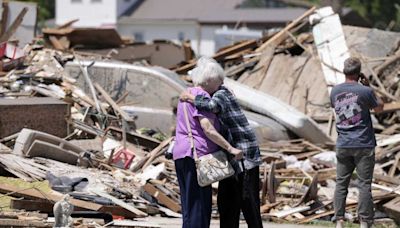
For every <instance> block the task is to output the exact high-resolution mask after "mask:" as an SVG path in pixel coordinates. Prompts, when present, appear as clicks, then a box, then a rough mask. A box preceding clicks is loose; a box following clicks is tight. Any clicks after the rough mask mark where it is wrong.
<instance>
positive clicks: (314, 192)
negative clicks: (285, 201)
mask: <svg viewBox="0 0 400 228" xmlns="http://www.w3.org/2000/svg"><path fill="white" fill-rule="evenodd" d="M317 199H318V172H317V173H316V174H315V175H314V177H313V179H312V181H311V184H310V187H308V189H307V191H306V193H305V194H304V195H303V196H302V197H301V199H300V201H299V202H298V203H297V204H296V205H295V207H297V206H300V205H301V204H302V203H308V202H310V201H311V200H317Z"/></svg>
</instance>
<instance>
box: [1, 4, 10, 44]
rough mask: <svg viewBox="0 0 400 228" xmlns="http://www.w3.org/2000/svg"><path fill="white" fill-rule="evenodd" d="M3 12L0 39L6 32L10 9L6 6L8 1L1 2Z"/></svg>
mask: <svg viewBox="0 0 400 228" xmlns="http://www.w3.org/2000/svg"><path fill="white" fill-rule="evenodd" d="M2 6H3V12H2V14H1V27H0V37H1V36H3V34H4V33H5V32H6V29H7V23H8V14H9V12H10V7H9V5H8V0H6V1H3V4H2Z"/></svg>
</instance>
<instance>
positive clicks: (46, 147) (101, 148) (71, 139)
mask: <svg viewBox="0 0 400 228" xmlns="http://www.w3.org/2000/svg"><path fill="white" fill-rule="evenodd" d="M314 11H315V9H314V8H313V9H310V10H309V11H308V12H306V13H305V14H304V15H303V16H302V17H300V18H298V19H297V20H295V21H293V22H292V23H290V24H289V25H288V26H287V27H286V28H284V29H282V30H281V31H280V32H278V33H276V34H271V35H267V36H265V37H263V38H261V39H260V40H247V41H243V42H240V43H238V44H234V45H232V46H229V47H226V48H224V49H222V50H220V51H218V52H217V53H216V54H215V55H214V58H215V59H216V60H217V61H219V62H220V63H221V64H222V65H223V66H224V68H225V70H226V74H227V75H228V77H229V78H228V79H226V84H227V86H228V87H230V88H231V89H232V90H233V91H234V92H235V95H236V96H237V98H238V100H239V102H240V103H241V105H242V107H243V108H244V109H245V110H246V116H247V117H248V118H249V120H250V122H251V123H252V126H253V127H254V128H255V130H256V132H257V137H258V139H259V142H260V149H261V155H262V159H263V164H262V166H261V172H260V173H261V174H262V175H261V176H260V187H261V192H260V194H261V203H262V206H261V211H262V215H263V218H265V219H268V220H272V221H277V222H282V221H289V222H293V223H308V222H311V221H313V220H315V219H321V220H330V218H331V217H332V215H333V208H332V200H333V189H334V186H335V167H336V158H335V152H333V151H334V143H333V142H334V136H335V135H336V133H335V132H334V127H333V126H334V116H333V114H332V110H330V107H329V96H328V94H329V89H328V88H329V87H330V86H332V85H330V84H329V83H328V82H327V81H326V79H325V80H324V77H323V75H324V70H323V65H324V64H325V65H326V64H327V63H325V62H323V63H321V60H320V59H319V58H318V57H317V56H318V54H317V50H316V47H315V44H314V36H313V34H312V33H310V32H308V31H307V28H310V27H309V26H310V25H309V23H308V22H307V19H308V17H309V16H310V15H311V14H312V13H314ZM22 17H23V16H22ZM72 23H73V22H71V23H68V24H66V25H64V26H61V27H59V28H56V29H47V30H44V40H42V39H37V40H35V41H34V42H33V43H32V44H31V45H29V46H27V47H26V48H24V49H23V50H20V49H18V48H17V47H16V46H15V45H14V46H12V43H10V42H6V43H5V44H6V46H7V47H8V48H9V47H13V48H14V49H10V50H14V51H13V53H20V56H19V57H15V56H11V55H9V54H5V56H2V63H6V62H15V64H14V65H13V66H9V67H8V68H2V73H1V75H2V76H1V77H0V96H1V99H0V106H1V108H0V123H1V124H0V152H1V153H0V172H1V174H2V176H6V177H8V178H6V179H2V181H1V182H0V193H2V194H4V196H7V197H9V198H7V199H8V201H7V202H6V203H7V205H1V206H2V208H6V207H8V208H9V209H8V211H3V212H1V213H0V225H1V226H35V227H51V226H53V225H54V223H58V222H66V223H74V224H75V225H76V226H80V227H96V226H99V225H107V226H109V225H112V226H115V227H118V226H124V227H128V226H131V227H159V226H158V225H157V224H152V223H151V222H149V221H148V220H145V219H143V218H146V217H148V216H155V215H162V216H169V217H180V216H181V215H180V199H179V198H180V196H179V187H178V183H177V178H176V175H175V171H174V164H173V162H172V161H171V160H167V159H165V158H164V156H163V155H164V152H165V150H166V149H167V147H168V145H169V143H170V141H171V139H172V138H171V137H170V127H171V126H173V125H174V105H173V103H174V102H172V107H171V103H170V101H171V99H172V101H174V99H173V98H174V97H176V96H177V95H179V93H180V92H181V91H183V90H184V89H185V88H186V87H187V86H188V85H189V83H190V78H189V77H187V76H186V73H187V72H188V71H189V70H190V69H191V68H192V67H193V66H195V60H194V59H193V60H190V59H191V58H192V56H191V53H192V52H191V51H188V50H187V47H184V48H183V49H184V53H186V54H185V55H184V56H185V57H184V60H179V64H178V62H176V63H175V64H178V65H177V66H172V63H167V65H164V67H168V68H170V70H168V69H166V68H162V67H156V66H152V65H160V64H157V63H156V62H152V61H150V62H149V61H147V63H143V61H142V62H140V63H138V62H135V63H134V64H131V63H132V62H133V61H137V59H135V58H134V57H132V58H130V59H129V60H126V61H125V60H124V57H123V56H120V58H119V57H118V58H117V57H116V58H113V57H112V55H113V53H114V54H115V53H123V52H124V51H123V49H124V48H125V47H127V48H133V47H131V46H129V45H127V42H126V41H123V39H122V38H120V37H119V35H118V34H114V31H111V30H107V31H99V30H96V31H92V30H90V31H89V30H86V31H82V30H76V29H72V28H70V26H71V24H72ZM88 31H89V32H90V33H91V34H98V35H99V36H104V34H110V33H112V34H114V35H113V36H112V37H113V39H112V40H113V42H111V41H110V40H111V39H109V40H108V41H110V42H106V41H104V42H101V41H102V40H107V39H100V40H97V41H96V42H99V41H100V44H99V43H92V42H91V41H90V39H84V38H85V35H82V34H83V33H85V34H87V33H88ZM344 33H345V37H346V41H347V44H348V45H349V47H350V48H349V50H350V52H351V53H352V54H353V55H358V56H361V57H362V59H363V61H364V66H366V67H364V70H365V74H366V75H369V77H370V79H371V81H372V85H373V88H374V89H375V90H376V92H377V93H378V94H379V95H380V96H381V97H382V98H383V100H384V101H385V102H386V104H385V113H384V114H380V115H375V120H374V127H375V128H376V131H377V137H378V139H379V140H378V147H377V150H376V158H377V165H376V169H375V174H374V184H373V188H374V189H373V197H374V202H375V204H376V206H377V208H376V209H377V210H379V211H381V212H382V216H381V217H383V218H386V217H391V218H393V219H394V220H396V219H397V217H398V216H397V215H398V213H399V210H400V209H399V208H400V207H399V204H400V196H399V194H400V192H399V191H398V190H397V186H398V185H399V184H400V179H399V177H398V175H399V173H400V171H399V170H398V169H399V160H400V153H398V152H399V151H400V136H399V129H400V128H399V126H400V125H399V123H400V120H399V115H400V112H399V111H398V110H399V109H400V103H398V97H399V96H398V95H399V91H400V89H399V88H398V85H399V69H400V65H399V63H400V62H399V61H400V58H399V50H400V49H399V44H400V42H399V41H400V39H399V36H398V34H396V33H390V32H383V31H377V30H370V29H361V28H355V27H344ZM76 34H81V35H79V36H78V35H76ZM107 36H108V35H107ZM0 37H1V36H0ZM10 37H11V36H10ZM77 37H78V38H81V39H78V38H77ZM114 38H115V39H114ZM7 39H9V38H7ZM7 39H6V40H7ZM114 41H115V42H114ZM117 41H118V42H117ZM374 42H377V43H384V44H385V47H384V48H382V47H380V46H379V47H378V48H376V49H377V50H371V49H372V48H374V45H373V44H374ZM9 45H10V46H9ZM74 45H78V46H79V45H89V46H90V45H100V46H102V47H103V48H104V47H106V50H104V52H103V53H101V54H98V53H97V54H96V53H94V51H93V52H91V53H89V52H90V51H88V50H89V48H88V49H87V50H85V51H82V50H77V49H75V46H74ZM103 45H104V46H103ZM125 45H127V46H125ZM6 53H7V52H6ZM8 53H11V52H8ZM105 53H109V54H105ZM138 55H140V54H138ZM17 60H18V61H17ZM118 60H119V61H118ZM121 60H122V61H124V62H121ZM182 61H183V62H182ZM175 64H173V65H175ZM331 68H334V67H331ZM336 70H337V69H336ZM178 74H180V75H178ZM15 178H18V181H19V182H21V183H23V184H22V185H23V186H25V184H26V182H43V181H46V182H45V183H46V185H47V183H48V186H50V188H51V189H47V190H43V189H40V188H38V187H35V186H30V187H21V185H16V184H14V183H15V181H14V180H15ZM3 180H4V181H3ZM356 185H357V183H356V182H354V183H353V182H352V184H351V188H350V191H349V192H350V194H349V198H348V202H347V206H346V208H347V212H348V213H349V217H350V218H355V216H354V215H355V210H356V204H357V191H356V188H355V186H356ZM213 189H214V193H215V194H214V196H213V202H214V205H213V209H214V210H213V215H214V216H216V217H217V216H218V213H217V210H216V193H217V189H218V186H217V184H214V185H213ZM66 194H68V195H66ZM1 197H3V196H1ZM59 207H63V208H67V209H66V211H69V212H68V213H66V214H63V216H67V218H66V219H65V220H63V221H61V220H62V219H61V220H59V219H60V215H59V213H58V211H57V210H55V209H57V208H59ZM53 208H55V209H54V211H53ZM72 208H73V209H72ZM377 214H378V213H377ZM70 216H71V218H74V219H71V218H70ZM61 217H62V216H61ZM78 218H79V219H78ZM120 219H130V220H120Z"/></svg>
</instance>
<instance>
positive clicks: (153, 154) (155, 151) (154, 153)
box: [142, 137, 174, 170]
mask: <svg viewBox="0 0 400 228" xmlns="http://www.w3.org/2000/svg"><path fill="white" fill-rule="evenodd" d="M173 139H174V138H173V137H170V138H169V139H167V140H164V141H163V142H162V143H160V145H158V146H157V147H156V148H154V149H153V150H152V151H151V152H150V156H149V158H148V159H147V161H146V163H144V165H143V167H142V170H144V169H145V168H146V167H147V166H149V165H150V164H151V163H152V162H153V160H154V159H155V158H156V157H157V156H159V154H160V152H161V151H162V149H163V148H164V147H166V146H167V145H169V143H170V142H171V141H172V140H173Z"/></svg>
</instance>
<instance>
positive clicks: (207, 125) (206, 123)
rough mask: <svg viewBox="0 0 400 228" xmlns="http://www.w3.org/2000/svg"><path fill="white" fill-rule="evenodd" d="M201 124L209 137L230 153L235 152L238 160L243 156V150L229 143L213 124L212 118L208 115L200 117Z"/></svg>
mask: <svg viewBox="0 0 400 228" xmlns="http://www.w3.org/2000/svg"><path fill="white" fill-rule="evenodd" d="M200 125H201V128H202V129H203V131H204V134H205V135H206V136H207V138H209V139H210V140H211V141H213V142H214V143H215V144H217V145H218V146H220V147H221V148H223V149H225V150H226V151H228V152H229V153H231V154H233V155H234V156H235V159H236V160H240V159H242V158H243V152H242V151H241V150H239V149H236V148H234V147H232V146H231V144H229V142H228V141H226V140H225V138H224V137H222V135H221V134H219V133H218V131H217V130H216V129H215V127H214V125H213V122H212V121H211V120H210V119H208V118H206V117H200Z"/></svg>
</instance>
